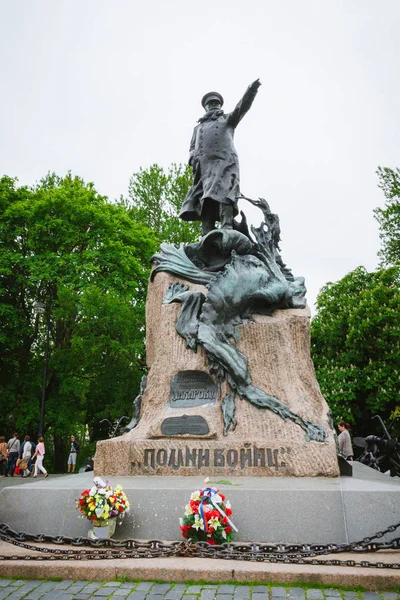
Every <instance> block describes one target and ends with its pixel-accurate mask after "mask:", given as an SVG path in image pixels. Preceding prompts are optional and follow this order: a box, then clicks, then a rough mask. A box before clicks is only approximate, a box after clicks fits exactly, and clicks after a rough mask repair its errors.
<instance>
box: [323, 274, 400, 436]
mask: <svg viewBox="0 0 400 600" xmlns="http://www.w3.org/2000/svg"><path fill="white" fill-rule="evenodd" d="M399 284H400V267H398V266H394V267H391V268H388V269H382V270H378V271H376V272H373V273H368V272H367V271H366V269H365V268H364V267H358V268H357V269H355V270H354V271H352V272H350V273H348V274H347V275H346V276H345V277H343V279H341V280H340V281H338V282H336V283H328V284H326V285H325V286H324V288H323V289H322V290H321V292H320V294H319V296H318V299H317V303H316V306H317V315H316V316H315V318H314V319H313V320H312V323H311V340H312V358H313V360H314V364H315V368H316V374H317V378H318V382H319V384H320V387H321V391H322V393H323V395H324V396H325V398H326V400H327V402H328V405H329V406H330V408H331V409H332V412H333V416H334V419H335V420H336V421H337V420H339V419H341V418H344V419H345V420H347V421H349V422H350V423H352V424H353V425H354V431H355V432H356V433H358V434H361V435H362V434H367V433H371V426H372V423H371V418H372V416H373V415H375V414H380V415H381V416H382V418H383V419H384V420H385V419H388V418H389V417H390V415H391V414H392V413H393V412H394V411H395V410H396V404H397V405H398V404H399V397H398V394H399V375H400V327H399V314H400V290H399Z"/></svg>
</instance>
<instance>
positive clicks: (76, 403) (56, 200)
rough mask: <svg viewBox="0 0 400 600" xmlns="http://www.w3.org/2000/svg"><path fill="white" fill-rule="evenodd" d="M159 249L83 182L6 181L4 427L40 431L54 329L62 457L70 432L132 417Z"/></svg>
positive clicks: (0, 255)
mask: <svg viewBox="0 0 400 600" xmlns="http://www.w3.org/2000/svg"><path fill="white" fill-rule="evenodd" d="M157 247H158V241H157V238H156V236H155V235H154V234H153V233H152V232H151V231H150V230H149V229H148V228H147V227H145V226H144V225H143V224H142V223H140V222H139V223H137V222H135V221H134V220H132V218H130V216H129V215H128V212H127V210H126V208H124V207H123V206H122V205H115V204H112V203H110V202H109V201H108V200H107V198H105V197H104V196H101V195H99V194H98V193H97V191H96V190H95V188H94V186H93V184H91V183H89V184H86V183H84V181H83V180H82V179H80V178H78V177H73V176H72V175H70V174H69V175H67V176H66V177H64V178H61V177H57V176H56V175H54V174H53V175H48V176H47V177H46V178H45V179H43V180H42V181H41V182H40V184H39V185H37V186H36V187H34V188H31V189H30V188H26V187H18V186H17V182H16V180H13V179H10V178H9V177H3V178H1V179H0V332H1V333H0V357H1V364H0V367H1V370H0V419H1V420H0V431H2V432H3V431H4V433H7V432H11V431H12V430H14V429H17V430H19V432H20V433H21V434H23V433H30V434H31V435H36V434H37V427H38V421H39V406H40V398H41V389H42V376H43V365H44V352H45V346H46V331H47V327H49V331H50V340H49V341H50V344H49V345H50V356H49V368H48V377H47V385H46V419H45V425H46V429H45V433H46V434H47V437H48V436H49V435H51V437H52V438H53V439H54V444H55V447H56V450H57V452H56V454H57V455H58V457H59V458H60V460H61V458H62V457H60V449H61V441H60V440H62V438H63V436H65V434H66V433H68V432H70V431H71V428H74V427H75V426H78V424H82V423H86V424H89V425H91V426H92V427H93V426H94V424H95V422H98V421H99V420H100V419H101V418H102V417H107V418H110V419H112V418H114V417H117V416H120V415H121V414H123V413H124V412H125V413H127V414H128V415H130V411H131V406H132V400H133V398H134V397H135V395H136V391H137V389H138V387H139V381H140V377H141V371H142V370H143V367H144V364H145V358H144V304H145V297H146V290H147V279H148V275H149V267H150V265H149V258H150V257H151V255H152V254H153V253H154V252H155V251H156V249H157ZM36 302H42V303H43V304H44V305H45V314H44V315H42V316H40V315H35V313H34V305H35V303H36ZM60 467H61V468H62V465H60V464H59V465H57V468H60Z"/></svg>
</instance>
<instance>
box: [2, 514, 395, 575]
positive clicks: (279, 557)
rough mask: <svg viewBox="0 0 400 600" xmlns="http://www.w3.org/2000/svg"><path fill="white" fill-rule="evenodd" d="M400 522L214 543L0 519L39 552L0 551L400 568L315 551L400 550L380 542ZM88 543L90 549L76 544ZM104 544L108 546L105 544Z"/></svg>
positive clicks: (7, 535) (13, 537) (8, 538)
mask: <svg viewBox="0 0 400 600" xmlns="http://www.w3.org/2000/svg"><path fill="white" fill-rule="evenodd" d="M398 527H400V523H397V525H391V526H390V527H388V528H387V529H385V530H383V531H379V532H378V533H376V534H375V535H373V536H371V537H366V538H364V539H363V540H360V541H358V542H352V543H350V544H255V543H240V542H236V543H235V542H233V543H232V542H231V543H226V544H222V545H220V546H217V545H216V546H211V545H210V544H208V543H207V542H190V541H187V540H185V541H181V542H168V543H164V542H162V541H160V540H150V541H148V542H141V541H137V540H133V539H128V540H113V539H96V540H92V539H89V538H84V537H76V538H72V537H67V536H52V535H45V534H38V535H33V534H30V533H25V532H16V531H14V530H13V529H11V528H10V527H9V526H8V525H6V524H5V523H1V524H0V540H1V541H3V542H7V543H9V544H13V545H15V546H18V547H20V548H25V549H27V550H33V551H36V552H40V553H41V554H37V555H31V554H28V555H24V556H22V555H9V556H5V555H1V556H0V561H1V560H29V561H45V560H104V559H125V558H157V557H168V556H185V557H197V558H220V559H224V560H247V561H257V562H270V563H283V564H300V565H306V564H307V565H308V564H311V565H328V566H340V567H364V568H366V567H374V568H378V569H400V563H398V562H394V563H384V562H381V561H378V562H369V561H364V560H363V561H355V560H337V559H318V558H316V557H317V556H321V555H327V554H339V553H343V552H354V553H359V552H368V553H369V552H377V551H378V550H399V549H400V538H394V539H392V540H391V541H390V542H376V541H373V540H377V539H380V538H382V537H383V536H384V535H386V534H388V533H393V532H394V531H396V529H398ZM26 542H35V543H47V544H56V545H63V544H68V545H71V546H75V548H68V549H66V550H64V549H61V548H46V547H40V546H34V545H32V544H28V543H26ZM79 546H85V547H87V548H89V549H88V550H85V549H81V548H78V547H79ZM103 548H104V549H103Z"/></svg>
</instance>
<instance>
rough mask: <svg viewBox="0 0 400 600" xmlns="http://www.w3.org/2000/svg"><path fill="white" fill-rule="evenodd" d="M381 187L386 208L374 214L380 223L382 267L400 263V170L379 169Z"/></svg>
mask: <svg viewBox="0 0 400 600" xmlns="http://www.w3.org/2000/svg"><path fill="white" fill-rule="evenodd" d="M377 174H378V178H379V184H378V185H379V187H380V188H381V189H382V190H383V193H384V195H385V198H386V201H385V206H384V208H376V209H375V211H374V213H375V217H376V219H377V221H378V223H379V228H380V238H381V241H382V248H381V250H380V252H379V256H380V257H381V264H382V266H385V265H393V264H396V263H397V264H398V263H400V169H389V168H387V167H385V168H382V167H379V168H378V170H377Z"/></svg>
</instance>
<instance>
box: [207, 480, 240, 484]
mask: <svg viewBox="0 0 400 600" xmlns="http://www.w3.org/2000/svg"><path fill="white" fill-rule="evenodd" d="M208 483H214V484H215V485H234V486H241V485H242V484H241V483H232V481H229V479H217V481H209V482H208ZM207 485H208V484H207Z"/></svg>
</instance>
